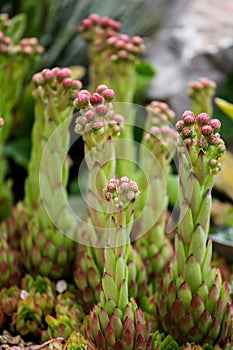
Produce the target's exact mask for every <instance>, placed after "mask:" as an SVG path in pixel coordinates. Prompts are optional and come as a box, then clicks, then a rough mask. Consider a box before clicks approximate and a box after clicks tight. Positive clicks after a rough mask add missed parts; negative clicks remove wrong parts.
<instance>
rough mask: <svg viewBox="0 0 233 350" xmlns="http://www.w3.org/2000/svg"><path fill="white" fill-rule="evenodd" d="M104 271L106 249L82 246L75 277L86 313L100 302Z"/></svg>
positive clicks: (76, 263) (75, 266)
mask: <svg viewBox="0 0 233 350" xmlns="http://www.w3.org/2000/svg"><path fill="white" fill-rule="evenodd" d="M103 270H104V249H103V248H94V247H90V246H83V245H80V246H79V251H78V254H77V256H76V260H75V265H74V272H73V276H74V281H75V284H76V286H77V287H78V300H79V301H80V302H81V303H82V305H83V307H84V309H85V311H86V312H89V311H90V310H91V309H92V308H93V306H94V305H95V304H96V303H98V302H99V300H100V292H101V290H102V284H101V281H102V275H103Z"/></svg>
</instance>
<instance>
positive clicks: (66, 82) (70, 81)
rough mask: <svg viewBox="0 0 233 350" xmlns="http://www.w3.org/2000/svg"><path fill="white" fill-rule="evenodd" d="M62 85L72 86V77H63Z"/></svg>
mask: <svg viewBox="0 0 233 350" xmlns="http://www.w3.org/2000/svg"><path fill="white" fill-rule="evenodd" d="M62 85H63V86H64V87H71V86H73V79H72V78H65V79H64V80H63V82H62Z"/></svg>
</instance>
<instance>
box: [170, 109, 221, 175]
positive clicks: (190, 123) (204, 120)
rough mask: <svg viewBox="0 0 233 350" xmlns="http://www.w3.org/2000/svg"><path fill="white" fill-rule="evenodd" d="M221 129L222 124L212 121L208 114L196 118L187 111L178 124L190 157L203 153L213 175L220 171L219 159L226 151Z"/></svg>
mask: <svg viewBox="0 0 233 350" xmlns="http://www.w3.org/2000/svg"><path fill="white" fill-rule="evenodd" d="M220 128H221V123H220V121H219V120H218V119H210V117H209V115H208V114H207V113H200V114H198V115H197V116H196V117H195V116H194V113H193V112H191V111H185V112H184V113H183V115H182V120H179V121H178V122H177V123H176V129H177V131H178V132H179V134H180V137H181V139H182V140H183V142H184V144H185V145H186V149H187V150H188V151H189V153H190V155H191V156H192V157H193V155H194V154H196V156H198V154H199V152H200V151H202V153H203V155H205V157H206V159H207V160H208V161H209V171H210V173H211V174H216V173H217V172H218V171H219V170H220V163H219V162H217V159H218V158H219V157H221V156H222V155H223V154H224V152H225V150H226V147H225V144H224V141H223V140H222V139H221V137H220V134H219V131H220Z"/></svg>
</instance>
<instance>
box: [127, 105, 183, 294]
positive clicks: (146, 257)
mask: <svg viewBox="0 0 233 350" xmlns="http://www.w3.org/2000/svg"><path fill="white" fill-rule="evenodd" d="M147 112H148V118H147V121H146V126H145V133H144V136H143V139H142V147H141V154H140V165H141V167H142V169H143V171H144V173H145V175H146V181H145V180H144V174H143V176H141V178H140V180H139V181H140V188H141V189H142V191H143V193H142V197H144V198H145V199H143V200H142V205H141V206H140V210H142V208H141V207H143V206H145V208H146V210H144V211H142V213H141V215H140V217H139V220H138V222H137V225H136V226H135V229H134V230H133V232H134V236H135V237H134V238H136V237H137V235H138V236H139V238H138V239H137V240H136V242H135V246H136V249H137V250H138V252H139V253H140V255H141V257H142V259H143V262H144V264H145V266H146V269H147V274H148V276H149V284H151V286H152V290H153V292H155V291H156V284H157V283H158V277H159V276H161V275H162V274H163V273H164V270H165V267H166V265H167V264H168V262H170V261H171V259H172V257H173V255H174V253H173V248H172V244H171V242H170V241H169V239H168V238H167V237H166V235H165V234H166V223H167V220H168V215H167V209H168V194H167V183H168V180H169V175H170V172H171V165H170V163H171V160H172V158H173V154H174V150H175V140H176V137H177V136H176V132H175V131H174V130H173V127H172V121H173V119H174V116H175V113H174V112H173V111H172V110H171V109H170V108H169V106H168V105H167V104H166V103H162V102H159V101H153V102H151V104H150V105H148V106H147ZM155 193H156V196H155ZM158 198H162V199H163V200H161V199H160V200H159V201H158ZM149 211H150V212H149ZM149 213H150V214H149ZM137 226H138V227H139V229H138V230H137ZM137 231H138V232H137ZM142 233H143V236H142V237H141V235H142Z"/></svg>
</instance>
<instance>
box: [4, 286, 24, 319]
mask: <svg viewBox="0 0 233 350" xmlns="http://www.w3.org/2000/svg"><path fill="white" fill-rule="evenodd" d="M0 298H1V301H0V307H1V308H2V310H3V312H4V313H5V314H6V315H7V316H13V314H14V313H15V312H16V311H17V305H18V302H19V300H20V289H19V287H17V286H16V285H14V286H11V287H9V288H2V290H1V292H0Z"/></svg>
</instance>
